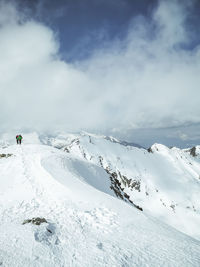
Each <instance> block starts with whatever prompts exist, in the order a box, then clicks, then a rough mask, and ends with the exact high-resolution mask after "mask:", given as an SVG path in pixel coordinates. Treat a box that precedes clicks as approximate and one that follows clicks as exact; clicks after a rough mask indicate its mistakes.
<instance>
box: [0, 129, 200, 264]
mask: <svg viewBox="0 0 200 267" xmlns="http://www.w3.org/2000/svg"><path fill="white" fill-rule="evenodd" d="M23 136H24V142H23V144H22V145H21V146H19V145H18V146H17V145H15V144H13V141H11V138H13V137H12V136H10V135H8V134H7V135H4V136H2V139H1V142H0V146H1V149H0V236H1V238H0V265H2V266H48V267H49V266H199V264H200V255H199V254H200V253H199V251H200V241H199V240H200V230H199V223H200V204H199V191H200V179H199V175H200V147H196V148H193V149H186V150H180V149H178V148H172V149H169V148H167V147H165V146H163V145H158V144H155V145H153V146H152V147H151V148H150V149H148V150H146V149H143V148H140V147H135V146H133V144H127V143H124V142H120V141H118V140H116V139H114V138H111V137H106V136H97V135H93V134H88V133H81V134H59V135H57V136H54V137H48V136H45V135H41V136H38V135H37V134H24V135H23Z"/></svg>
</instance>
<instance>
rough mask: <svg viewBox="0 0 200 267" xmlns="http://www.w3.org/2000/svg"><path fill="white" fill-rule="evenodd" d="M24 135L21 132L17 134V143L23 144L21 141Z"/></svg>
mask: <svg viewBox="0 0 200 267" xmlns="http://www.w3.org/2000/svg"><path fill="white" fill-rule="evenodd" d="M22 138H23V137H22V136H21V134H19V135H17V136H16V141H17V144H20V145H21V143H22Z"/></svg>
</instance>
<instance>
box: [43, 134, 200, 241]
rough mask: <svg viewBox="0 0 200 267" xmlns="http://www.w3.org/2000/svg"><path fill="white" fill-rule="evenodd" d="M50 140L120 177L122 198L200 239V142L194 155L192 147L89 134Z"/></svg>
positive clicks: (111, 174) (117, 187)
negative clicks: (135, 143) (144, 145)
mask: <svg viewBox="0 0 200 267" xmlns="http://www.w3.org/2000/svg"><path fill="white" fill-rule="evenodd" d="M48 141H49V143H51V144H52V145H53V146H55V147H58V148H62V149H63V150H64V151H66V152H68V153H69V154H70V155H73V156H74V157H78V158H80V159H83V160H85V161H86V162H91V163H92V164H96V165H97V166H99V167H102V169H104V170H105V171H106V172H108V173H109V174H110V176H111V178H112V176H113V179H115V180H118V181H119V183H120V185H117V186H116V189H117V190H118V192H116V193H117V195H118V197H121V198H123V199H124V200H126V201H128V202H130V201H131V202H133V204H135V205H136V206H138V207H141V208H142V209H143V210H145V211H146V212H149V214H151V215H153V216H155V217H157V218H159V219H160V220H162V221H164V222H165V223H167V224H169V225H171V226H173V227H175V228H177V229H178V230H180V231H182V232H184V233H186V234H188V235H191V236H193V237H195V238H197V239H200V228H199V225H200V201H199V199H200V198H199V192H200V156H199V155H200V153H199V151H200V150H199V147H197V148H196V150H195V151H196V156H195V157H194V156H192V155H191V149H186V150H181V149H178V148H172V149H169V148H167V147H166V146H164V145H160V144H155V145H153V146H152V147H151V149H149V152H148V151H147V150H145V149H139V148H136V147H132V146H124V145H121V144H120V143H119V142H118V143H117V142H116V140H114V142H112V139H110V140H109V139H107V138H106V137H103V136H96V135H92V134H86V133H82V134H80V135H59V136H57V137H56V138H53V139H50V140H48ZM193 151H194V149H193ZM115 184H116V183H115ZM127 195H128V198H127ZM129 197H130V198H129Z"/></svg>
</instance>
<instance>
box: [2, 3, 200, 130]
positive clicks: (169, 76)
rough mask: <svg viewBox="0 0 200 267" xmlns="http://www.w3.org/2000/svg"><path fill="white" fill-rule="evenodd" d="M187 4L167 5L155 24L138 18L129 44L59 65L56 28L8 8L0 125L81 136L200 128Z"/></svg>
mask: <svg viewBox="0 0 200 267" xmlns="http://www.w3.org/2000/svg"><path fill="white" fill-rule="evenodd" d="M180 3H183V2H178V1H171V2H168V3H167V4H166V1H161V2H160V4H159V6H158V7H157V9H156V10H155V11H154V13H153V14H152V19H151V22H150V21H147V20H145V19H144V18H141V17H138V18H134V19H133V21H132V23H131V24H130V29H129V33H128V36H127V38H126V39H124V40H116V41H115V42H113V43H112V44H110V46H109V48H106V49H105V48H104V49H102V50H98V51H96V52H95V53H94V54H93V55H92V57H90V58H89V59H87V60H85V61H82V62H77V63H76V64H69V63H67V62H64V61H62V60H60V58H59V44H58V41H57V40H56V38H55V35H54V32H53V31H52V30H51V29H50V28H48V27H47V26H45V25H43V24H41V23H38V22H36V21H33V20H31V19H30V20H26V21H25V20H24V19H22V20H21V19H20V18H21V17H22V18H23V14H21V13H19V11H17V9H16V7H15V6H13V5H10V4H9V5H8V4H5V3H4V4H2V5H1V6H0V18H1V19H0V25H1V27H0V59H1V60H0V95H1V98H0V104H1V114H0V123H1V125H5V127H13V126H14V127H20V126H22V127H26V126H30V127H34V126H39V127H52V128H54V127H56V126H59V125H61V126H63V127H66V128H68V129H73V130H76V129H81V128H82V129H83V128H84V129H88V128H94V129H102V128H105V129H108V128H120V127H121V128H130V127H137V128H138V127H144V126H145V127H165V126H167V127H169V126H174V125H180V124H184V123H186V122H200V116H199V115H200V105H199V103H198V101H199V97H200V91H199V89H198V86H199V84H200V76H199V73H200V48H199V47H197V48H196V49H195V50H194V51H188V50H184V49H181V44H183V43H188V34H187V30H186V28H185V21H186V18H187V15H188V12H189V11H188V10H189V9H188V7H187V6H186V5H185V4H180ZM22 21H23V22H22ZM153 28H156V31H155V33H154V37H153V38H152V37H151V36H152V34H153V31H152V29H153Z"/></svg>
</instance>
